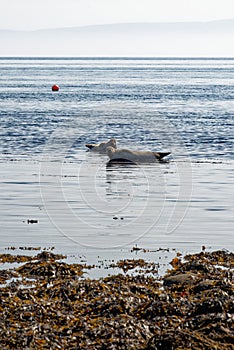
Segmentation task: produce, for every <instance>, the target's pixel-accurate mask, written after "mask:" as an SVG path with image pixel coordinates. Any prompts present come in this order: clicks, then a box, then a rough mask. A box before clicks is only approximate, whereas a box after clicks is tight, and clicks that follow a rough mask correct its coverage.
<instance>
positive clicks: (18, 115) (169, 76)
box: [0, 58, 234, 256]
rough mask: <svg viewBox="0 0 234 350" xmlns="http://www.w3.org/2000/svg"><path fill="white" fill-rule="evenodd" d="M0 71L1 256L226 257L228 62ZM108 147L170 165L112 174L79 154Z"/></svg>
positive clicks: (46, 62) (16, 64) (232, 160)
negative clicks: (7, 251) (38, 249)
mask: <svg viewBox="0 0 234 350" xmlns="http://www.w3.org/2000/svg"><path fill="white" fill-rule="evenodd" d="M0 72H1V74H0V100H1V109H0V121H1V142H0V152H1V159H0V162H1V180H0V182H1V188H2V190H1V194H2V195H1V199H0V213H1V238H0V242H1V246H2V247H6V246H8V245H16V246H19V245H20V244H24V245H36V244H40V245H42V246H48V245H50V244H52V245H55V246H56V247H57V249H60V250H61V251H63V250H65V251H67V252H71V251H73V250H75V251H76V250H84V251H85V252H86V254H88V255H89V256H92V254H94V253H93V252H94V251H102V250H103V249H105V254H107V255H108V254H110V256H113V254H115V253H114V252H116V254H120V251H121V249H127V247H130V246H133V245H135V244H138V245H141V246H142V247H146V248H149V249H151V248H152V249H153V248H155V247H159V246H164V247H171V248H172V247H176V248H178V249H181V250H183V251H189V252H191V251H194V250H196V249H198V248H199V249H200V247H201V245H207V246H208V247H209V246H210V247H212V248H213V247H219V248H227V249H230V248H231V249H233V238H232V237H233V235H232V232H233V164H234V155H233V115H234V59H124V58H123V59H111V58H109V59H101V58H99V59H97V58H96V59H91V58H89V59H85V58H83V59H82V58H80V59H77V58H59V59H55V58H54V59H51V58H14V59H13V58H1V59H0ZM53 84H58V85H59V86H60V90H59V91H58V92H52V90H51V86H52V85H53ZM110 137H115V138H116V139H117V143H118V147H125V148H131V149H138V150H145V149H147V150H156V151H170V152H171V156H170V157H169V158H168V161H166V162H164V163H161V164H146V165H136V166H116V167H111V168H110V167H107V166H106V163H107V160H108V159H107V156H106V155H96V154H95V155H94V154H91V153H89V152H86V148H85V143H86V142H89V143H90V142H100V141H103V140H107V139H108V138H110ZM30 218H36V219H37V220H38V224H32V225H30V224H27V219H30ZM88 252H89V253H88Z"/></svg>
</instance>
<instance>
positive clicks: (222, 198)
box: [0, 151, 234, 251]
mask: <svg viewBox="0 0 234 350" xmlns="http://www.w3.org/2000/svg"><path fill="white" fill-rule="evenodd" d="M81 155H84V153H83V151H81ZM81 158H82V156H81ZM106 160H107V159H106V157H105V156H100V155H96V156H95V157H93V156H91V157H89V155H87V153H86V154H85V156H84V158H83V161H81V162H79V163H76V162H64V163H63V164H62V163H59V162H48V163H47V162H43V163H42V164H40V163H39V162H33V161H27V160H26V159H25V160H22V159H21V160H18V161H10V160H5V161H4V163H3V162H2V166H3V169H4V171H3V172H2V174H3V176H2V178H1V187H2V189H3V190H2V196H1V200H0V211H1V217H2V219H1V231H2V232H3V233H2V235H1V238H0V239H1V245H2V246H11V245H16V246H17V245H19V244H20V245H22V244H23V243H24V244H25V245H30V244H31V245H34V246H35V245H36V246H37V245H42V246H46V245H51V244H52V245H53V246H54V245H55V246H57V247H60V248H61V249H63V248H64V247H67V248H66V249H67V250H68V251H69V250H72V249H74V247H76V249H77V250H80V249H81V250H82V249H92V250H96V251H102V250H103V249H104V250H106V249H108V250H113V249H115V248H118V249H120V248H121V249H126V248H127V247H132V246H133V245H134V244H136V243H137V244H138V245H141V246H144V247H147V248H151V247H157V246H160V245H164V246H166V247H173V248H174V247H184V249H186V250H188V251H190V250H193V249H194V247H197V246H201V245H202V244H205V245H210V246H218V247H226V248H228V249H231V247H233V237H232V227H233V209H234V208H233V193H232V192H231V191H230V188H231V184H232V182H233V163H215V164H213V163H212V162H211V163H210V162H207V163H202V164H201V163H189V165H188V164H187V163H186V162H178V163H180V164H178V163H177V162H175V161H170V162H167V163H162V164H161V163H159V164H153V165H144V166H142V165H141V166H132V165H131V166H129V165H128V166H122V165H121V166H115V167H111V168H109V167H106ZM191 170H192V172H191ZM191 175H192V177H191ZM182 181H183V182H184V183H183V184H181V182H182ZM28 219H36V220H38V224H28V223H27V220H28Z"/></svg>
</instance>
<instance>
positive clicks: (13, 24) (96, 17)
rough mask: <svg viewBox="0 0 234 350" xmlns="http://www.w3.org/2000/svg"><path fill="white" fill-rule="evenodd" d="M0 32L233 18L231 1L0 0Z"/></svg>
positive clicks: (233, 8)
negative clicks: (1, 30) (0, 30)
mask: <svg viewBox="0 0 234 350" xmlns="http://www.w3.org/2000/svg"><path fill="white" fill-rule="evenodd" d="M0 9H1V11H0V29H12V30H36V29H45V28H62V27H76V26H84V25H96V24H110V23H132V22H190V21H210V20H218V19H231V18H234V0H0Z"/></svg>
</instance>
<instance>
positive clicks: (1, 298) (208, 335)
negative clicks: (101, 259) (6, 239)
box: [0, 251, 234, 350]
mask: <svg viewBox="0 0 234 350" xmlns="http://www.w3.org/2000/svg"><path fill="white" fill-rule="evenodd" d="M63 258H64V257H63V256H61V255H56V254H53V253H52V252H45V251H44V252H40V253H39V254H36V255H34V256H26V255H12V254H2V255H0V262H1V263H6V262H11V263H12V262H21V264H20V266H16V267H14V268H11V269H1V270H0V283H1V285H0V348H1V349H2V350H5V349H19V350H27V349H28V350H29V349H51V350H55V349H56V350H57V349H64V350H65V349H66V350H67V349H77V350H78V349H81V350H82V349H84V350H96V349H97V350H99V349H100V350H104V349H108V350H114V349H116V350H117V349H118V350H120V349H124V350H125V349H126V350H131V349H132V350H179V349H180V350H187V349H192V350H206V349H207V350H208V349H209V350H211V349H212V350H228V349H230V350H231V349H234V345H233V344H234V327H233V326H234V293H233V292H234V283H233V267H234V254H233V253H231V252H227V251H214V252H204V251H202V252H201V253H199V254H194V255H188V256H185V257H182V256H179V254H178V256H176V257H175V258H174V259H173V260H172V261H171V267H172V268H171V270H169V271H168V272H167V273H166V275H165V276H163V277H162V278H155V277H154V276H153V275H151V276H149V275H147V274H144V269H149V264H148V263H147V262H144V260H142V259H140V260H135V261H134V260H131V261H128V260H125V261H119V262H118V263H117V266H118V268H122V270H123V273H122V274H118V275H112V276H109V277H106V278H100V279H89V278H85V276H84V273H83V272H84V268H88V267H87V266H85V265H82V264H68V263H66V262H64V261H63V260H62V259H63ZM138 265H139V266H140V268H141V270H143V273H140V274H136V275H131V274H129V273H128V270H129V269H132V267H135V266H138ZM151 267H152V266H151ZM128 268H129V269H128Z"/></svg>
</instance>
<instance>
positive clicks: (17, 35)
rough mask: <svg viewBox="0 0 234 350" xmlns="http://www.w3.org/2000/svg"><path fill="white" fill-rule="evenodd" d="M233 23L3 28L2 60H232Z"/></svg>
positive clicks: (222, 21)
mask: <svg viewBox="0 0 234 350" xmlns="http://www.w3.org/2000/svg"><path fill="white" fill-rule="evenodd" d="M233 39H234V19H230V20H220V21H210V22H179V23H124V24H107V25H94V26H84V27H71V28H56V29H47V30H45V29H42V30H35V31H12V30H0V56H1V57H3V56H117V57H118V56H132V57H133V56H134V57H137V56H141V57H142V56H143V57H145V56H161V57H162V56H169V57H171V56H178V57H186V56H190V57H192V56H193V57H200V56H203V57H226V56H227V57H234V45H233Z"/></svg>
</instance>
